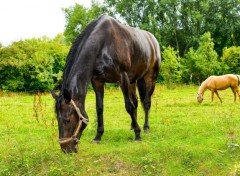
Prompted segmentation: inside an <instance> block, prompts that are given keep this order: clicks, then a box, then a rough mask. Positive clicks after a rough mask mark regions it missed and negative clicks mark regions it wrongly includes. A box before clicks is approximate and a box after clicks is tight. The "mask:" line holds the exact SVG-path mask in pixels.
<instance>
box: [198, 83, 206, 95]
mask: <svg viewBox="0 0 240 176" xmlns="http://www.w3.org/2000/svg"><path fill="white" fill-rule="evenodd" d="M206 89H207V87H206V82H203V83H202V84H201V86H200V87H199V90H198V94H202V95H203V94H204V92H205V91H206Z"/></svg>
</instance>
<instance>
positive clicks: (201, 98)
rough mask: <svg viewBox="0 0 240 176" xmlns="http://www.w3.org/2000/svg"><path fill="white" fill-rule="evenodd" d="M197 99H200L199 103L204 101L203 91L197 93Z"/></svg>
mask: <svg viewBox="0 0 240 176" xmlns="http://www.w3.org/2000/svg"><path fill="white" fill-rule="evenodd" d="M197 101H198V103H202V101H203V95H202V94H201V93H198V94H197Z"/></svg>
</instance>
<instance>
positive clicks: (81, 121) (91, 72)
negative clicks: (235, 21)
mask: <svg viewBox="0 0 240 176" xmlns="http://www.w3.org/2000/svg"><path fill="white" fill-rule="evenodd" d="M160 63H161V56H160V48H159V44H158V42H157V40H156V38H155V37H154V36H153V35H152V34H151V33H149V32H147V31H143V30H140V29H136V28H132V27H130V26H127V25H123V24H121V23H119V22H118V21H116V20H115V19H113V18H112V17H109V16H107V15H102V16H100V17H99V18H97V19H95V20H94V21H92V22H91V23H90V24H89V25H88V26H87V27H86V29H84V31H83V32H82V33H81V34H80V35H79V36H78V37H77V38H76V40H75V42H74V43H73V45H72V46H71V49H70V51H69V54H68V56H67V61H66V65H65V68H64V73H63V83H62V87H61V91H60V95H56V94H55V93H54V92H52V95H53V97H54V98H55V100H56V114H57V120H58V127H59V143H60V146H61V149H62V150H63V151H64V152H77V151H78V148H77V147H78V145H77V144H78V141H79V140H80V137H81V134H82V132H83V130H84V129H85V128H86V126H87V124H88V115H87V113H86V111H85V98H86V94H87V90H88V85H89V83H90V82H91V83H92V86H93V89H94V91H95V94H96V111H97V122H98V127H97V134H96V137H95V138H94V142H99V141H100V140H101V137H102V134H103V132H104V124H103V97H104V84H105V83H118V84H119V85H120V87H121V90H122V93H123V95H124V100H125V108H126V110H127V112H128V113H129V115H130V116H131V119H132V122H131V126H132V128H133V129H134V132H135V140H137V141H141V136H140V131H141V130H140V127H139V125H138V122H137V107H138V98H137V95H136V86H137V88H138V91H139V95H140V99H141V103H142V105H143V108H144V111H145V123H144V130H145V131H148V129H149V124H148V115H149V110H150V107H151V96H152V94H153V91H154V88H155V81H156V78H157V76H158V72H159V68H160ZM116 116H117V114H116ZM116 118H117V117H116Z"/></svg>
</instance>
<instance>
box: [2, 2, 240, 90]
mask: <svg viewBox="0 0 240 176" xmlns="http://www.w3.org/2000/svg"><path fill="white" fill-rule="evenodd" d="M239 11H240V0H214V1H212V0H210V1H209V0H164V1H163V0H159V1H157V0H147V1H140V0H137V1H136V0H134V1H133V0H121V1H116V0H105V1H104V3H102V4H100V3H98V2H97V1H93V2H92V6H91V7H90V8H85V7H83V6H81V5H79V4H75V5H74V6H73V7H69V8H66V9H63V12H64V13H65V18H66V22H67V23H66V26H65V31H64V34H63V35H58V36H56V38H55V39H49V38H46V37H43V38H40V39H30V40H25V41H18V42H14V43H12V44H11V45H10V46H7V47H3V46H2V47H1V45H0V89H2V90H10V91H36V90H41V91H46V90H51V89H56V88H58V87H59V85H60V83H61V75H62V71H63V67H64V64H65V59H66V56H67V53H68V51H69V48H70V46H71V43H72V42H73V41H74V39H75V38H76V36H77V35H79V34H80V33H81V31H82V30H83V29H84V28H85V27H86V26H87V24H88V23H89V22H91V21H92V20H93V19H95V18H96V17H98V16H99V15H101V14H103V13H105V14H109V15H111V16H113V17H115V18H117V19H119V21H122V22H123V23H127V24H129V25H131V26H133V27H138V28H141V29H144V30H147V31H150V32H152V33H153V34H154V35H155V36H156V38H157V39H158V41H159V43H160V45H161V50H162V59H163V63H162V68H161V71H160V75H159V77H158V82H162V83H166V84H167V85H168V86H172V85H176V84H189V83H194V84H200V83H201V82H202V81H203V80H204V79H206V78H207V77H208V76H210V75H213V74H215V75H220V74H226V73H233V74H239V73H240V47H239V46H240V13H239ZM0 42H1V41H0Z"/></svg>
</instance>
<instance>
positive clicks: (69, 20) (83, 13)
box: [63, 1, 105, 43]
mask: <svg viewBox="0 0 240 176" xmlns="http://www.w3.org/2000/svg"><path fill="white" fill-rule="evenodd" d="M63 10H64V13H65V18H66V26H65V30H64V36H65V37H66V41H67V42H69V43H72V42H73V41H74V40H75V38H76V37H77V36H78V35H79V34H80V33H81V31H83V30H84V29H85V27H86V26H87V25H88V24H89V23H90V22H91V21H92V20H94V19H95V18H97V17H98V16H99V15H101V14H102V13H104V11H105V10H104V7H103V6H101V5H100V4H99V3H97V2H95V1H92V7H91V8H90V9H87V8H85V7H84V6H82V5H79V4H75V6H72V7H69V8H65V9H63Z"/></svg>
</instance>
